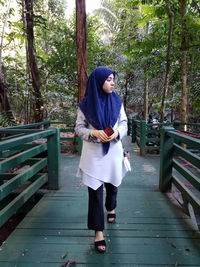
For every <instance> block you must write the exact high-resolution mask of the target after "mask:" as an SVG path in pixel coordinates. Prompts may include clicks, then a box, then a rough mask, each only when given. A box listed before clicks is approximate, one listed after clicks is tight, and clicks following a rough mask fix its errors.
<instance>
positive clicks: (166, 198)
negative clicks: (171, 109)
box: [0, 128, 200, 267]
mask: <svg viewBox="0 0 200 267" xmlns="http://www.w3.org/2000/svg"><path fill="white" fill-rule="evenodd" d="M168 130H169V129H168ZM12 131H13V132H15V133H17V134H19V137H15V138H14V139H15V140H14V139H13V138H11V139H10V141H9V139H7V140H5V141H4V140H3V141H2V151H3V152H2V153H8V151H7V150H5V148H6V149H8V143H9V146H10V147H11V146H12V147H14V142H15V144H16V141H17V142H18V145H17V147H18V149H19V144H21V145H20V146H22V143H20V141H19V140H22V139H23V138H26V142H27V143H26V144H29V146H28V148H27V147H26V149H28V151H29V152H24V153H29V156H31V157H33V154H30V150H31V149H32V153H34V152H33V150H34V151H35V149H36V147H37V150H38V149H39V152H40V153H41V151H43V150H44V151H45V149H47V147H46V148H44V146H45V145H44V144H39V145H38V144H37V146H36V147H35V146H34V147H33V146H32V147H30V143H29V141H30V140H33V139H34V138H41V137H44V136H45V133H46V134H47V135H48V136H50V138H51V140H47V143H48V148H49V149H50V151H49V152H48V160H49V161H50V164H51V165H52V164H53V165H52V166H54V167H53V170H51V167H50V166H48V168H50V170H49V171H48V172H49V176H50V181H48V184H49V186H50V188H49V189H51V190H47V191H46V193H45V194H44V196H43V197H42V198H41V199H40V201H39V202H38V203H37V204H36V205H35V206H34V207H33V208H32V210H31V211H30V212H28V213H27V215H26V216H25V218H24V219H23V220H22V221H21V222H20V223H19V224H18V225H17V227H16V229H15V230H14V231H13V232H12V233H11V234H10V235H9V237H8V238H7V239H6V240H5V242H4V243H3V244H2V245H1V247H0V266H3V267H11V266H12V267H14V266H16V267H32V266H34V267H35V266H38V267H51V266H52V267H61V266H63V267H64V266H71V265H73V264H76V266H112V265H114V266H135V267H139V266H142V267H147V266H153V267H156V266H166V267H169V266H191V267H197V266H200V234H199V230H198V224H197V221H196V220H195V212H193V213H192V212H190V208H189V205H187V208H188V212H187V209H186V210H185V211H184V210H183V206H184V204H185V203H190V205H192V206H194V207H197V209H198V204H199V199H198V198H197V195H195V196H196V198H195V196H194V197H193V198H192V193H191V192H189V190H188V188H187V184H186V183H182V184H183V185H182V188H183V189H184V190H185V191H183V189H181V188H180V186H179V183H180V184H181V182H180V181H179V180H178V178H177V177H175V175H174V174H172V175H171V174H170V168H169V163H170V162H171V160H172V157H171V156H170V157H169V152H170V151H171V148H172V142H171V141H169V140H171V139H170V135H173V133H171V132H170V133H169V135H165V137H164V138H163V140H164V141H165V149H164V151H161V155H159V154H146V155H145V156H141V155H140V154H141V153H140V151H139V148H138V146H137V145H136V143H131V137H130V136H128V137H126V138H125V139H124V140H123V143H124V147H125V149H126V150H129V151H130V153H131V165H132V171H131V172H129V173H128V174H127V175H126V177H125V178H124V180H123V183H122V185H121V186H120V188H119V195H118V207H117V210H116V211H117V220H116V223H115V224H106V229H105V238H106V240H107V245H108V248H107V251H106V253H105V254H103V255H102V254H98V253H97V252H96V251H95V250H94V246H93V241H94V233H93V232H92V231H89V230H88V229H87V222H86V220H87V188H86V187H85V186H83V185H82V184H81V181H80V179H79V178H76V171H77V167H78V162H79V157H80V155H79V154H77V153H76V154H71V155H69V154H61V162H60V165H59V164H58V165H57V163H58V162H57V158H59V156H58V154H57V152H56V151H58V148H56V146H55V140H56V137H55V136H56V132H55V130H52V129H51V128H47V129H44V130H43V131H39V130H30V129H29V130H28V129H27V130H25V129H23V132H24V133H25V132H26V134H25V135H24V134H23V135H22V132H21V131H22V129H21V130H17V129H15V130H13V129H12ZM28 131H32V132H31V133H30V132H28ZM27 132H28V133H27ZM166 134H168V133H166ZM36 135H37V136H36ZM47 135H46V138H47V139H48V138H49V137H48V136H47ZM175 135H179V133H175ZM184 138H189V139H191V137H184ZM52 140H54V141H52ZM191 140H192V141H191ZM191 140H190V141H188V142H197V147H198V146H199V140H198V141H194V138H192V139H191ZM182 141H183V140H182ZM10 142H11V143H12V145H10ZM21 142H22V141H21ZM53 144H54V147H52V145H53ZM161 145H164V144H161ZM38 147H39V148H38ZM41 147H42V148H41ZM15 149H16V148H15ZM56 149H57V150H56ZM179 149H181V148H179ZM182 149H183V151H184V148H182ZM177 150H178V148H177ZM44 151H43V152H44ZM183 151H182V153H184V152H183ZM22 153H23V152H22ZM35 153H36V152H35ZM20 154H21V152H20V153H19V157H20V159H21V160H20V159H18V164H19V162H20V161H21V162H22V156H20ZM26 155H27V154H26ZM2 157H3V155H2ZM10 157H11V158H10V159H6V160H8V162H7V163H6V161H5V157H4V158H2V160H1V167H2V171H3V172H5V170H6V169H7V168H8V167H7V168H6V166H8V165H9V166H11V165H12V164H11V162H12V160H14V158H13V157H15V154H12V156H10ZM24 157H25V155H24ZM27 157H28V156H27ZM190 157H192V156H191V155H190ZM194 157H195V159H194ZM166 158H167V160H166ZM15 160H16V158H15ZM26 160H27V159H26ZM37 160H38V161H37ZM37 160H36V159H35V160H33V162H34V163H33V162H32V163H31V164H32V169H34V168H35V165H34V164H35V163H37V164H38V162H40V161H43V163H44V159H41V158H38V159H37ZM198 160H199V159H198V158H196V156H193V157H192V159H191V161H192V162H193V164H194V165H195V164H196V165H197V167H198V166H199V165H198V164H199V161H198ZM45 164H47V165H48V162H47V163H45ZM45 164H42V165H41V166H40V168H38V170H37V171H41V169H42V168H44V167H45V166H46V165H45ZM173 164H174V163H173ZM176 164H179V163H177V162H176ZM24 165H25V164H24ZM180 165H181V164H180ZM181 166H182V168H183V169H182V171H183V170H184V171H185V169H184V168H186V167H183V164H182V165H181ZM56 168H59V169H58V173H59V182H56V179H55V177H56V176H57V175H58V173H57V172H55V170H56ZM177 169H178V167H177ZM25 171H26V170H25ZM52 171H53V174H52ZM176 172H177V171H176ZM188 172H190V171H188ZM163 173H165V174H166V173H167V176H166V177H164V175H163ZM169 174H170V175H171V176H172V177H171V179H169ZM17 175H18V176H19V173H18V174H17ZM34 175H35V173H34ZM54 175H55V177H52V176H54ZM197 175H198V173H197ZM8 176H9V180H10V182H12V179H13V174H5V173H4V175H3V174H1V181H2V179H4V180H5V179H7V180H6V181H7V182H8ZM11 176H12V177H11ZM36 176H37V179H36V178H34V179H33V183H32V184H34V182H35V181H40V182H41V181H43V182H41V183H39V182H38V183H39V184H38V187H39V186H41V185H42V184H45V182H47V180H46V179H47V178H45V177H46V176H45V174H44V173H43V174H41V173H40V174H37V175H36ZM176 176H179V175H176ZM2 177H4V178H2ZM15 177H16V175H15ZM34 177H35V176H34ZM38 177H39V178H38ZM41 177H43V178H41ZM38 179H39V180H38ZM48 179H49V178H48ZM189 179H190V181H189V183H188V184H190V186H191V187H192V188H193V184H195V183H196V184H199V181H198V179H195V177H193V179H195V183H194V182H193V181H192V178H191V177H190V178H189ZM7 182H6V183H5V182H4V183H3V181H2V185H1V187H0V188H1V199H2V200H5V199H4V198H3V194H5V191H6V192H7V194H8V188H9V187H7V186H8V184H7ZM171 182H174V184H176V187H174V188H173V186H172V184H171ZM2 186H4V187H2ZM29 187H30V186H29ZM29 187H28V188H29ZM32 187H33V188H35V190H38V189H37V188H36V187H35V186H32ZM5 188H6V190H5ZM169 188H170V189H171V190H170V191H169V190H167V189H169ZM177 188H178V189H179V190H180V191H181V190H182V193H183V194H182V196H184V197H183V198H184V200H185V201H183V205H180V203H179V202H178V201H177V200H175V198H174V195H178V194H179V193H178V189H177ZM197 188H198V185H197ZM26 190H28V189H27V188H26V189H25V190H22V192H21V193H20V194H19V195H17V198H19V199H20V201H21V202H24V198H23V197H26V196H27V192H26ZM29 190H30V189H29ZM28 192H29V193H28V194H29V195H31V193H30V192H32V191H31V190H30V191H28ZM10 193H12V192H10ZM22 194H23V195H22ZM12 199H13V198H12ZM15 199H16V198H14V200H12V201H11V202H9V203H7V204H6V205H5V204H4V205H3V204H2V203H1V211H0V216H1V217H0V218H1V220H5V218H6V214H7V212H6V211H7V210H9V211H10V212H11V210H12V208H11V207H10V203H12V202H13V201H14V206H16V203H18V201H17V200H15ZM4 202H5V201H4ZM18 206H19V204H18ZM194 210H195V209H194ZM192 214H193V216H192ZM1 223H3V221H1Z"/></svg>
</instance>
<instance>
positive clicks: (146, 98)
mask: <svg viewBox="0 0 200 267" xmlns="http://www.w3.org/2000/svg"><path fill="white" fill-rule="evenodd" d="M143 99H144V114H143V120H145V121H146V122H147V120H148V106H149V81H148V78H147V77H145V79H144V95H143Z"/></svg>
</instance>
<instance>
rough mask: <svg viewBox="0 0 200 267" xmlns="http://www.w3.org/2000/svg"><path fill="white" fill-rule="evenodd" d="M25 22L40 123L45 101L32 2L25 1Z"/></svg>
mask: <svg viewBox="0 0 200 267" xmlns="http://www.w3.org/2000/svg"><path fill="white" fill-rule="evenodd" d="M24 4H25V5H24V7H25V20H26V25H25V29H26V34H27V45H28V65H29V71H30V76H31V83H32V86H33V95H34V98H35V103H34V110H33V112H34V120H35V122H39V121H42V120H43V100H42V95H41V92H40V87H41V81H40V74H39V70H38V67H37V62H36V55H35V45H34V31H33V17H34V15H33V3H32V0H24Z"/></svg>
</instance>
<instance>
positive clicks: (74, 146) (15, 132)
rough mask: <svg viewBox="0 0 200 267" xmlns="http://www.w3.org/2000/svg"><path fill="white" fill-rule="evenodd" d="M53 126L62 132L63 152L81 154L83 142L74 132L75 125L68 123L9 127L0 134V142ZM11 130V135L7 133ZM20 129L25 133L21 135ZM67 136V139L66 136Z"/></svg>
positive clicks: (43, 123) (46, 122)
mask: <svg viewBox="0 0 200 267" xmlns="http://www.w3.org/2000/svg"><path fill="white" fill-rule="evenodd" d="M50 126H53V127H57V128H59V130H60V144H61V151H62V152H66V151H69V150H70V151H73V152H78V153H80V152H81V149H82V141H81V139H80V138H79V137H78V136H76V135H75V132H74V123H73V122H66V121H43V122H38V123H32V124H26V125H18V126H14V127H8V128H4V129H2V131H1V133H0V140H1V141H3V140H9V139H12V138H13V137H17V136H23V135H26V134H29V133H33V132H34V131H38V129H39V128H40V130H42V129H48V127H50ZM7 129H10V132H9V133H6V130H7ZM20 129H24V131H23V133H21V131H20ZM65 135H67V137H66V136H65Z"/></svg>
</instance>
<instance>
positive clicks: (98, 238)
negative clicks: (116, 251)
mask: <svg viewBox="0 0 200 267" xmlns="http://www.w3.org/2000/svg"><path fill="white" fill-rule="evenodd" d="M94 245H95V248H96V250H97V251H98V252H100V253H104V252H105V251H106V242H105V240H104V236H103V232H102V231H95V241H94Z"/></svg>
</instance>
